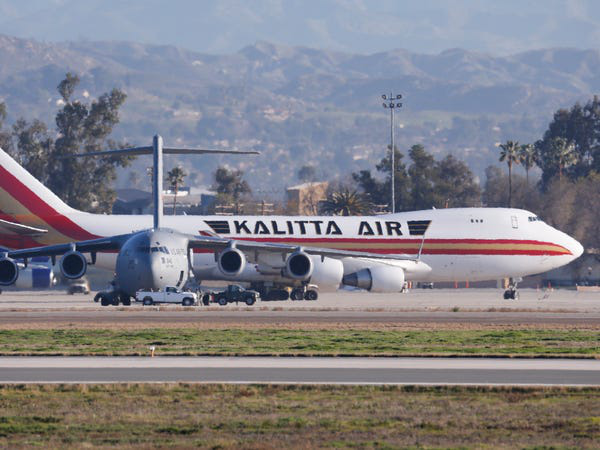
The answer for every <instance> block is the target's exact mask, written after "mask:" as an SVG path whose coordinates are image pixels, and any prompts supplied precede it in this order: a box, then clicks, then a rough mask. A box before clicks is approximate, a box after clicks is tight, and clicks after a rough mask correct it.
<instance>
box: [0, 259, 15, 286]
mask: <svg viewBox="0 0 600 450" xmlns="http://www.w3.org/2000/svg"><path fill="white" fill-rule="evenodd" d="M17 278H19V266H18V265H17V263H16V261H15V260H14V259H11V258H7V257H2V258H0V286H10V285H11V284H14V282H15V281H17Z"/></svg>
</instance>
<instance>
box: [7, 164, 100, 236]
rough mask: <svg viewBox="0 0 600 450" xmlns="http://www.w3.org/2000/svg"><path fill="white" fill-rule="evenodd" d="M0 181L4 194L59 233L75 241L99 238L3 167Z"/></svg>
mask: <svg viewBox="0 0 600 450" xmlns="http://www.w3.org/2000/svg"><path fill="white" fill-rule="evenodd" d="M0 180H2V182H1V186H2V188H3V189H4V190H5V191H6V192H8V193H9V194H10V195H11V196H13V197H14V198H15V200H17V201H18V202H19V203H21V204H22V205H23V206H24V207H25V208H27V209H28V210H29V211H30V212H31V213H32V214H34V215H36V216H37V217H39V218H40V219H42V220H43V221H44V222H46V223H47V224H48V225H50V226H51V227H52V228H54V229H55V230H56V231H58V232H59V233H61V234H64V235H66V236H68V237H70V238H72V239H73V240H77V241H82V240H86V239H96V238H98V237H100V236H97V235H95V234H91V233H89V232H88V231H86V230H84V229H83V228H81V227H80V226H79V225H77V224H76V223H75V222H73V221H72V220H71V219H69V218H68V217H66V216H64V215H62V214H59V213H58V212H57V211H56V210H55V209H54V208H52V207H51V206H50V205H49V204H48V203H46V202H45V201H44V200H42V199H41V198H40V197H39V196H38V195H37V194H36V193H34V192H33V191H32V190H31V189H29V188H28V187H27V186H26V185H25V184H23V183H22V182H21V181H20V180H19V179H18V178H16V177H15V176H14V175H12V174H11V173H10V172H8V171H7V170H6V169H5V168H4V167H0Z"/></svg>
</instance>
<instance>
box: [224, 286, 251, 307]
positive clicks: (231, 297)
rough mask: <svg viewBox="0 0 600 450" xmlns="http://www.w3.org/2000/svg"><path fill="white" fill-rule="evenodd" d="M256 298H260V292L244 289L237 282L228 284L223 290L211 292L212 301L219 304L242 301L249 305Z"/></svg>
mask: <svg viewBox="0 0 600 450" xmlns="http://www.w3.org/2000/svg"><path fill="white" fill-rule="evenodd" d="M257 300H260V294H259V293H258V292H257V291H254V290H252V289H244V288H243V287H242V286H239V285H237V284H230V285H229V286H227V289H225V290H224V291H221V292H216V293H214V294H213V301H214V302H217V303H218V304H219V305H221V306H225V305H227V304H228V303H234V302H235V303H238V302H244V303H245V304H246V305H248V306H251V305H254V303H256V301H257Z"/></svg>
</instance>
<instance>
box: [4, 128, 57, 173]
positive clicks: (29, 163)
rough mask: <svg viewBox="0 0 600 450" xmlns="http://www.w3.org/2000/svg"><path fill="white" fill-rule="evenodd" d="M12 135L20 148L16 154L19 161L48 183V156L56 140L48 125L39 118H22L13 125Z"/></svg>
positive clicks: (30, 171)
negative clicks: (52, 136) (31, 120)
mask: <svg viewBox="0 0 600 450" xmlns="http://www.w3.org/2000/svg"><path fill="white" fill-rule="evenodd" d="M12 135H13V138H14V140H15V142H16V148H17V149H18V150H19V151H18V152H17V154H16V155H15V157H16V158H17V162H18V163H19V164H21V165H22V166H23V167H25V168H26V169H27V170H28V171H29V173H31V174H32V175H33V176H34V177H36V178H37V179H38V180H40V181H42V182H43V183H47V181H48V177H49V176H50V174H49V173H48V167H47V166H48V157H49V155H50V154H51V152H52V149H53V145H54V142H53V141H52V138H51V137H50V133H49V132H48V128H47V127H46V125H45V124H44V123H43V122H41V121H39V120H37V119H36V120H34V121H33V122H31V123H27V121H26V120H25V119H23V118H20V119H18V120H17V121H16V123H15V124H14V125H13V132H12Z"/></svg>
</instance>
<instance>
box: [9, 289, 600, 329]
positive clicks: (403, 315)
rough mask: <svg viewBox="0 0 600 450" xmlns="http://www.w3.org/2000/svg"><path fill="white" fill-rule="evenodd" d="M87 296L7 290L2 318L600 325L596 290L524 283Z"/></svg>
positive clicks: (12, 321) (18, 321)
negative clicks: (183, 297) (223, 300)
mask: <svg viewBox="0 0 600 450" xmlns="http://www.w3.org/2000/svg"><path fill="white" fill-rule="evenodd" d="M92 299H93V295H75V296H71V295H66V294H65V293H64V292H61V291H50V292H35V291H30V292H10V291H5V292H4V293H2V294H1V295H0V326H19V325H23V326H26V325H27V326H28V325H35V324H46V325H64V324H71V325H77V324H99V325H103V324H106V325H108V324H123V323H136V324H137V325H138V326H142V325H145V324H147V325H148V326H152V325H156V324H174V325H182V324H188V323H198V324H201V323H206V324H230V323H240V324H253V323H254V324H302V323H323V324H327V323H349V324H358V323H383V324H385V323H390V324H392V323H393V324H402V323H428V322H429V323H475V324H491V325H494V324H508V325H510V324H513V325H516V324H520V325H527V324H541V323H546V324H571V325H582V326H583V325H586V326H600V292H578V291H575V290H562V289H561V290H554V291H538V290H535V289H523V290H521V298H520V299H519V300H504V299H503V298H502V291H501V290H498V289H432V290H417V289H415V290H412V291H410V292H409V293H407V294H372V293H365V292H348V291H338V292H333V293H322V294H321V296H320V298H319V300H317V301H284V302H264V301H263V302H258V303H257V304H255V305H254V306H251V307H246V306H244V305H239V306H238V305H235V304H230V305H228V306H225V307H221V306H210V307H205V306H196V307H192V308H182V307H180V306H177V305H161V306H152V307H144V306H141V305H139V304H134V305H132V306H128V307H124V306H119V307H114V306H107V307H102V306H100V305H98V303H94V302H93V300H92Z"/></svg>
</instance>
